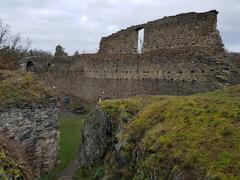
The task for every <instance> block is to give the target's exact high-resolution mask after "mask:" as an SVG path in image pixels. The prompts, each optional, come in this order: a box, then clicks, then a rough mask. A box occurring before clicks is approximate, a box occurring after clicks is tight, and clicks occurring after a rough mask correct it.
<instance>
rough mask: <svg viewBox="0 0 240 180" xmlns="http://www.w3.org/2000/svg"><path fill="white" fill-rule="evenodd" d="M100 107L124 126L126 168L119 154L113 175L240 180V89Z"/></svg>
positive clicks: (109, 164)
mask: <svg viewBox="0 0 240 180" xmlns="http://www.w3.org/2000/svg"><path fill="white" fill-rule="evenodd" d="M100 106H101V107H102V108H103V110H104V111H106V112H107V113H108V114H109V115H110V117H111V120H112V121H114V122H117V123H121V124H124V125H123V131H122V132H121V133H120V134H118V135H117V137H118V143H119V144H121V156H122V158H123V159H124V160H125V164H124V166H123V167H122V168H118V167H119V166H118V164H117V163H118V160H117V159H114V156H112V157H111V156H110V158H109V159H108V160H106V159H105V168H106V170H107V172H108V176H109V175H110V176H111V175H112V177H114V175H116V174H118V173H120V175H121V177H122V178H123V179H147V178H149V177H152V178H153V179H154V178H157V179H158V178H160V179H161V178H162V179H168V178H170V179H171V178H173V177H174V176H176V175H177V176H181V178H182V179H189V178H190V179H191V178H196V177H198V178H200V179H201V178H202V179H204V178H207V179H214V178H215V179H240V163H239V162H240V161H239V160H240V153H239V150H240V85H238V86H233V87H230V88H227V89H224V90H218V91H215V92H211V93H204V94H197V95H193V96H181V97H176V96H155V97H153V96H145V97H133V98H129V99H121V100H108V101H104V102H102V103H101V104H100ZM136 151H137V154H138V158H137V159H138V160H137V161H136V156H135V155H134V152H136ZM109 154H111V152H109Z"/></svg>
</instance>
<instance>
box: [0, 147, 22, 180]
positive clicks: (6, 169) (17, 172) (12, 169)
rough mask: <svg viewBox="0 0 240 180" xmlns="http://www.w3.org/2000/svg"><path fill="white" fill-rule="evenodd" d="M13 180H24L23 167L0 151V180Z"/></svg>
mask: <svg viewBox="0 0 240 180" xmlns="http://www.w3.org/2000/svg"><path fill="white" fill-rule="evenodd" d="M10 177H11V178H13V179H21V178H22V179H24V178H25V177H26V176H25V174H24V166H23V165H21V164H20V163H19V162H17V161H16V160H14V159H12V158H10V157H8V156H7V155H6V153H5V152H4V151H3V150H2V149H0V179H3V180H8V178H10Z"/></svg>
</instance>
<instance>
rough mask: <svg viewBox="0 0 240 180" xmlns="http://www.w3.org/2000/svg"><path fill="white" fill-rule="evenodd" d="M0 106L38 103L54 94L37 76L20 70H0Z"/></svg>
mask: <svg viewBox="0 0 240 180" xmlns="http://www.w3.org/2000/svg"><path fill="white" fill-rule="evenodd" d="M0 76H2V77H4V78H3V80H0V106H6V105H8V104H13V103H14V104H16V103H23V102H29V103H32V102H34V103H38V102H42V100H46V99H49V98H50V97H52V96H53V93H52V92H51V90H50V89H49V88H48V87H47V86H46V85H44V83H42V82H41V81H40V80H39V79H38V78H37V77H36V76H34V75H32V74H30V73H24V72H20V71H5V70H0Z"/></svg>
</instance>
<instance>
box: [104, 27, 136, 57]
mask: <svg viewBox="0 0 240 180" xmlns="http://www.w3.org/2000/svg"><path fill="white" fill-rule="evenodd" d="M136 29H137V27H130V28H128V29H126V30H122V31H120V32H117V33H115V34H112V35H111V36H109V37H103V38H102V40H101V42H100V48H99V52H100V53H117V54H119V53H136V52H137V46H138V31H137V30H136Z"/></svg>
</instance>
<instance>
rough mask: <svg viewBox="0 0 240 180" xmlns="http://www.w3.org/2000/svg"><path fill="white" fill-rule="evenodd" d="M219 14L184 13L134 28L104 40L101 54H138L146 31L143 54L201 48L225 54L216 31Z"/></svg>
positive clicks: (101, 43) (212, 12) (213, 11)
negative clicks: (141, 31) (140, 41)
mask: <svg viewBox="0 0 240 180" xmlns="http://www.w3.org/2000/svg"><path fill="white" fill-rule="evenodd" d="M217 14H218V12H217V11H216V10H212V11H209V12H205V13H195V12H191V13H184V14H180V15H176V16H170V17H164V18H162V19H159V20H156V21H151V22H148V23H146V24H142V25H137V26H132V27H130V28H127V29H126V30H121V31H119V32H117V33H114V34H112V35H110V36H108V37H104V38H102V40H101V42H100V48H99V53H137V47H138V42H139V36H138V33H139V31H140V30H141V29H144V41H143V42H142V44H143V52H150V51H156V50H158V51H161V50H162V49H178V48H188V49H189V48H190V49H191V48H201V49H202V50H204V49H205V50H207V51H210V53H213V54H216V53H217V52H222V51H223V50H224V48H223V44H222V40H221V37H220V35H219V32H218V30H217V28H216V26H217Z"/></svg>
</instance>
